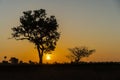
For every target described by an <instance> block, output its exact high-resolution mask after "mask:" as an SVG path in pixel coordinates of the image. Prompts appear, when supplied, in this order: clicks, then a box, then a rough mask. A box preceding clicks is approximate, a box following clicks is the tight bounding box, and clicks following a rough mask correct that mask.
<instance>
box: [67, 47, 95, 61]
mask: <svg viewBox="0 0 120 80" xmlns="http://www.w3.org/2000/svg"><path fill="white" fill-rule="evenodd" d="M69 51H70V52H71V54H70V56H67V57H68V58H70V59H71V60H72V61H73V62H75V63H78V62H79V61H80V59H81V58H83V57H88V56H90V55H91V54H92V53H93V52H95V50H94V49H91V50H89V49H88V48H87V47H84V46H82V47H74V48H69Z"/></svg>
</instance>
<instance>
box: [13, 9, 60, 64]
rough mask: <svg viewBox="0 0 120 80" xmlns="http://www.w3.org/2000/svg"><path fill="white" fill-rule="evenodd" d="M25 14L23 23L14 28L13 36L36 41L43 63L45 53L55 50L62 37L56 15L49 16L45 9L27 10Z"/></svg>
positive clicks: (40, 60)
mask: <svg viewBox="0 0 120 80" xmlns="http://www.w3.org/2000/svg"><path fill="white" fill-rule="evenodd" d="M23 14H24V15H23V16H22V17H21V18H20V23H21V24H20V25H19V26H17V27H13V28H12V31H13V33H12V37H13V38H15V39H16V40H28V41H30V42H32V43H34V45H35V46H36V48H37V50H38V54H39V63H41V64H42V62H43V61H42V58H43V54H44V53H47V52H50V51H53V50H54V49H55V46H56V42H57V41H58V39H59V37H60V33H59V32H57V29H58V23H57V20H56V18H55V16H50V17H47V16H46V11H45V10H44V9H40V10H34V11H25V12H23Z"/></svg>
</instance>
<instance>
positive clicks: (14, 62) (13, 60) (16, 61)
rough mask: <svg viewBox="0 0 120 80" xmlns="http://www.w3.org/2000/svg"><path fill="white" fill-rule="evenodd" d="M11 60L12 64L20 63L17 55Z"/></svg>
mask: <svg viewBox="0 0 120 80" xmlns="http://www.w3.org/2000/svg"><path fill="white" fill-rule="evenodd" d="M9 61H10V62H11V64H18V61H19V60H18V59H17V58H15V57H11V58H10V60H9Z"/></svg>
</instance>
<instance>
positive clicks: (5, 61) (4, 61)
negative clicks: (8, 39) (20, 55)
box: [2, 56, 8, 64]
mask: <svg viewBox="0 0 120 80" xmlns="http://www.w3.org/2000/svg"><path fill="white" fill-rule="evenodd" d="M6 59H7V56H4V60H3V61H2V63H5V64H6V63H7V64H8V61H7V60H6Z"/></svg>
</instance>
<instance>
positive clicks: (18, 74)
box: [0, 64, 120, 80]
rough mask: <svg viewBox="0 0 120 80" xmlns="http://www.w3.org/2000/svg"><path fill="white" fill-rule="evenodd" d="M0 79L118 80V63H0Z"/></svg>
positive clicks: (119, 73) (119, 78)
mask: <svg viewBox="0 0 120 80" xmlns="http://www.w3.org/2000/svg"><path fill="white" fill-rule="evenodd" d="M0 80H120V64H54V65H53V64H51V65H49V64H46V65H0Z"/></svg>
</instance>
